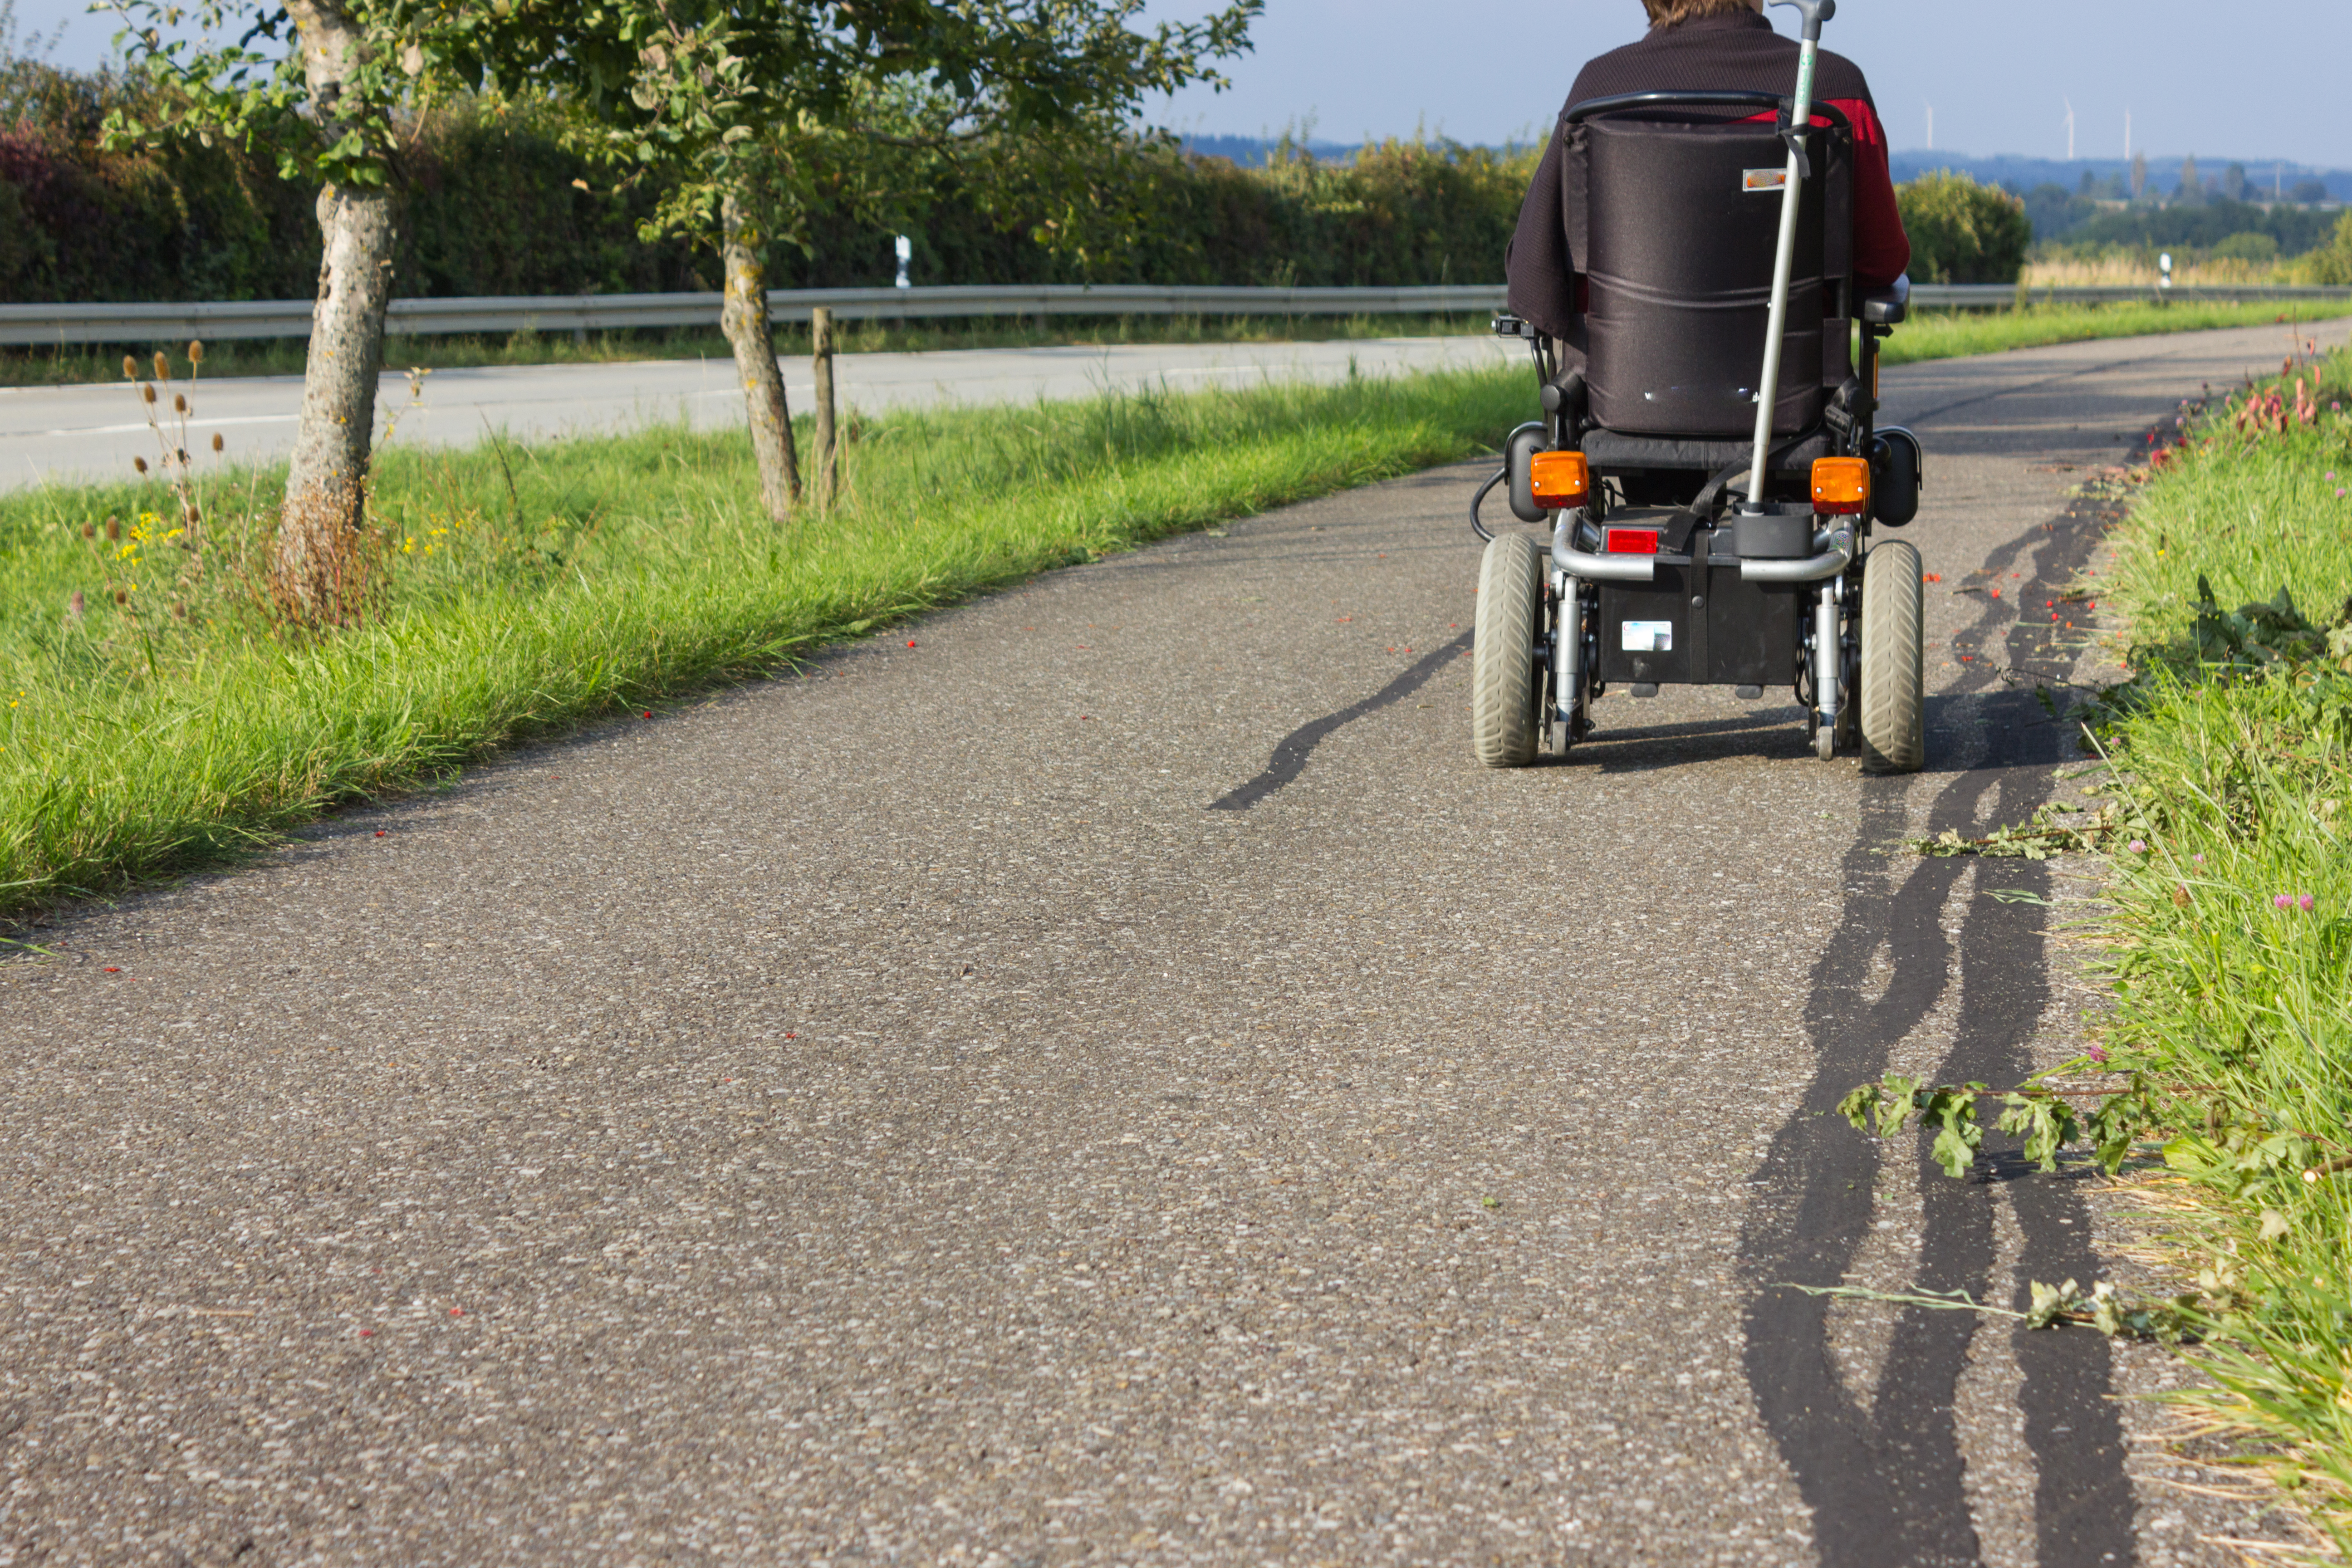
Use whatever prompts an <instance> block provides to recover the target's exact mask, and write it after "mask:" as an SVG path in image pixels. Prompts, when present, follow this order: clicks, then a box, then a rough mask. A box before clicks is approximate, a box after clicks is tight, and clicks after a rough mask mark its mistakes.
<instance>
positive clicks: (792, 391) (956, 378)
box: [0, 336, 1511, 489]
mask: <svg viewBox="0 0 2352 1568" xmlns="http://www.w3.org/2000/svg"><path fill="white" fill-rule="evenodd" d="M1510 348H1511V345H1509V344H1508V343H1506V342H1501V341H1499V340H1497V339H1495V338H1493V337H1487V336H1475V337H1444V338H1378V339H1370V340H1361V339H1360V340H1342V341H1336V342H1305V343H1134V344H1115V345H1108V346H1085V345H1077V346H1072V347H1068V348H1044V349H979V350H956V351H950V352H943V353H856V354H842V355H840V356H839V357H838V358H836V359H835V362H834V363H835V383H836V385H837V388H838V391H837V393H836V395H837V396H838V397H839V398H840V399H841V400H842V402H843V403H844V404H845V405H847V406H851V407H861V408H866V409H869V410H880V409H886V408H908V407H929V406H934V405H940V404H948V403H963V404H988V403H1027V402H1031V401H1034V399H1037V398H1040V397H1051V398H1069V397H1087V396H1090V395H1097V394H1099V393H1101V392H1102V391H1103V390H1105V389H1106V388H1111V387H1116V388H1119V389H1122V390H1130V391H1131V390H1134V389H1136V388H1139V387H1143V386H1152V385H1160V384H1166V385H1168V386H1171V387H1174V388H1177V389H1178V390H1180V391H1187V392H1189V391H1194V390H1197V389H1199V388H1201V387H1203V386H1233V385H1242V384H1248V383H1251V382H1254V381H1256V380H1259V379H1261V378H1264V377H1274V378H1276V379H1285V380H1295V379H1306V380H1316V381H1337V380H1339V379H1341V378H1343V377H1345V376H1346V375H1348V374H1349V371H1350V368H1351V367H1353V368H1355V369H1357V370H1360V372H1361V373H1362V374H1367V375H1376V374H1389V373H1394V372H1399V371H1408V370H1427V369H1433V368H1435V367H1437V366H1440V365H1472V364H1489V363H1495V362H1496V360H1498V359H1502V358H1505V357H1507V355H1508V354H1509V353H1510ZM399 352H400V342H399V340H397V339H394V341H393V342H392V343H391V345H390V346H389V348H388V350H387V361H388V363H390V364H392V365H393V366H394V368H392V369H388V370H386V371H385V372H384V374H383V385H382V387H381V390H380V391H379V393H378V395H377V398H376V426H377V432H378V439H379V440H381V439H383V434H384V432H385V431H386V429H387V428H390V427H392V426H394V425H395V423H396V426H397V430H396V436H395V438H396V439H398V440H400V441H402V442H405V443H413V444H423V445H428V446H432V445H446V446H465V445H468V444H470V443H472V442H475V441H478V440H480V439H481V438H482V437H483V435H484V433H485V432H487V431H489V430H493V429H495V430H498V431H499V432H501V433H502V434H505V435H510V436H513V437H518V438H520V439H529V438H531V437H545V436H555V435H565V434H579V433H587V432H600V431H610V430H614V429H621V428H626V427H629V426H637V425H643V424H646V423H647V422H649V421H656V420H670V421H677V420H681V419H682V420H685V421H686V422H688V423H689V424H693V425H696V426H729V425H740V424H741V423H742V422H743V395H742V391H741V387H740V383H739V382H738V381H737V379H736V376H735V366H734V363H733V362H732V361H730V360H725V359H700V360H629V361H624V362H621V363H612V364H551V365H499V366H491V367H488V368H484V369H478V370H436V371H435V372H434V373H433V374H430V375H427V376H425V377H423V378H422V379H421V381H419V382H417V383H416V384H415V386H414V387H412V385H411V383H410V378H409V376H408V374H406V373H405V372H404V371H403V370H401V369H399V368H398V363H399V360H398V356H399ZM782 363H783V367H784V378H785V389H784V390H785V399H786V401H787V402H788V403H789V404H790V405H792V407H793V408H794V409H795V410H798V411H801V412H803V413H804V412H806V411H807V410H808V408H809V406H810V400H811V399H812V398H813V397H814V395H815V390H814V384H812V383H810V382H809V380H808V379H807V378H808V375H809V364H808V361H807V360H805V359H788V360H785V361H783V362H782ZM183 368H184V367H183ZM189 397H190V403H191V405H192V407H193V409H194V418H193V419H192V421H191V423H190V425H189V433H190V434H191V435H192V436H193V437H194V441H193V442H192V443H190V446H189V449H190V450H191V451H196V450H200V449H201V448H202V447H206V446H209V445H210V444H211V439H212V436H213V434H214V433H215V432H218V433H219V435H220V436H221V438H222V439H223V441H224V442H225V443H226V445H227V447H228V452H227V455H228V456H229V457H230V458H235V459H236V460H239V461H256V462H266V461H269V460H271V459H274V458H283V457H285V456H286V454H287V453H288V452H289V451H290V450H292V448H293V445H294V426H295V421H296V420H297V418H298V417H299V416H300V413H301V409H302V378H301V377H300V376H299V375H271V376H242V377H235V378H223V379H220V380H217V381H207V382H201V383H199V384H197V385H195V386H194V388H192V389H189ZM176 438H177V437H176V434H175V436H174V439H175V440H176ZM155 456H156V443H155V437H154V435H153V434H152V432H151V431H150V430H149V429H148V426H147V421H146V416H145V411H144V409H143V408H142V405H140V402H139V399H138V395H137V393H136V391H135V390H134V389H133V388H132V387H131V386H130V385H129V384H124V383H116V384H110V385H99V386H24V387H0V489H22V488H24V487H26V486H28V485H36V484H40V483H44V482H58V483H64V482H71V481H78V480H89V479H129V478H130V477H131V459H132V458H136V457H143V458H147V459H148V460H149V461H150V462H152V461H154V459H155Z"/></svg>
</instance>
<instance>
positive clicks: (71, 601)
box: [66, 588, 82, 621]
mask: <svg viewBox="0 0 2352 1568" xmlns="http://www.w3.org/2000/svg"><path fill="white" fill-rule="evenodd" d="M81 616H82V603H81V590H80V589H79V588H76V589H75V590H74V591H73V592H72V593H70V594H68V595H66V619H68V620H69V621H78V620H79V619H81Z"/></svg>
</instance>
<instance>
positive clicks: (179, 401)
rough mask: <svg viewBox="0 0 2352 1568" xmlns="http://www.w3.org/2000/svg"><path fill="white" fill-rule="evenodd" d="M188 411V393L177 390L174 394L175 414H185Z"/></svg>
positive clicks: (173, 408)
mask: <svg viewBox="0 0 2352 1568" xmlns="http://www.w3.org/2000/svg"><path fill="white" fill-rule="evenodd" d="M187 411H188V397H187V394H185V393H183V392H175V393H173V394H172V412H173V413H174V414H185V413H186V412H187Z"/></svg>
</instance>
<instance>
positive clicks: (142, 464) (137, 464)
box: [131, 458, 147, 474]
mask: <svg viewBox="0 0 2352 1568" xmlns="http://www.w3.org/2000/svg"><path fill="white" fill-rule="evenodd" d="M131 467H132V468H136V469H138V470H139V471H140V472H141V473H142V474H143V473H145V472H146V471H147V459H146V458H131Z"/></svg>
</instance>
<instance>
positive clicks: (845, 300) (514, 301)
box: [0, 283, 2352, 347]
mask: <svg viewBox="0 0 2352 1568" xmlns="http://www.w3.org/2000/svg"><path fill="white" fill-rule="evenodd" d="M1504 295H1505V289H1504V287H1503V285H1501V284H1499V283H1455V284H1441V285H1437V286H1434V287H1429V288H1410V289H1408V288H1397V289H1253V288H1201V289H1164V288H1158V287H1154V286H1152V285H1149V284H1104V285H1100V286H1092V285H1087V284H1066V283H1045V284H1030V285H1022V286H1014V287H1009V288H1007V287H995V286H983V287H941V288H924V289H774V290H772V291H771V292H770V293H769V295H768V313H769V315H770V317H771V318H772V319H773V320H775V321H807V320H808V319H809V312H810V310H813V309H814V308H815V307H816V306H819V305H829V306H831V307H832V308H833V313H834V315H835V317H836V318H837V319H839V320H842V321H929V320H938V319H942V318H948V317H956V316H1010V317H1024V316H1356V315H1364V316H1371V315H1443V314H1454V313H1475V312H1478V311H1484V310H1499V309H1501V308H1502V305H1503V302H1504ZM2028 297H2029V298H2030V299H2031V300H2032V301H2033V302H2034V303H2036V304H2042V303H2059V304H2093V303H2112V302H2116V301H2120V300H2153V299H2157V298H2159V297H2162V298H2168V299H2172V300H2180V301H2188V300H2201V301H2209V302H2213V303H2237V302H2254V301H2263V302H2268V301H2273V300H2275V301H2278V302H2281V303H2285V302H2288V301H2294V300H2352V289H2273V288H2261V287H2248V288H2242V289H2162V290H2158V289H2152V288H2149V289H2130V288H2119V289H2032V290H2030V291H2029V294H2028ZM2018 298H2019V291H2018V289H2016V288H2015V287H2013V286H2011V285H2009V284H2005V283H1987V284H1928V283H1923V284H1919V285H1916V286H1915V287H1914V288H1913V289H1912V290H1911V302H1912V304H1913V305H1914V306H1916V307H1918V308H1920V309H1923V310H2005V309H2007V308H2008V307H2010V306H2011V305H2012V304H2014V303H2015V302H2016V301H2017V300H2018ZM310 308H311V302H310V300H239V301H213V302H204V301H199V302H192V303H184V304H165V305H120V304H104V303H100V304H54V305H0V344H10V345H15V346H19V347H22V346H28V345H61V344H66V343H149V342H173V341H176V340H181V339H186V338H205V339H208V340H213V341H219V340H222V339H227V338H307V337H309V336H310ZM718 322H719V296H718V295H717V294H577V295H551V296H521V297H488V298H480V299H450V300H394V301H393V302H392V309H391V312H390V319H389V321H387V322H386V326H387V328H388V330H390V331H393V332H394V333H400V334H409V335H419V334H428V333H453V332H518V331H539V332H573V333H581V332H591V331H612V330H614V329H617V328H623V327H708V326H716V325H717V324H718Z"/></svg>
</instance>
